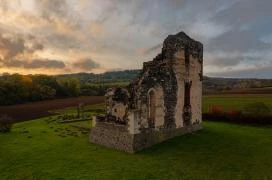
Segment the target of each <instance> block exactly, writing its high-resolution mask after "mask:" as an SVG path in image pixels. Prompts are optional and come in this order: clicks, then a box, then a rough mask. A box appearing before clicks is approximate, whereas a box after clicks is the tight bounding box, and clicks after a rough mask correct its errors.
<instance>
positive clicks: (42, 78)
mask: <svg viewBox="0 0 272 180" xmlns="http://www.w3.org/2000/svg"><path fill="white" fill-rule="evenodd" d="M79 95H80V82H79V80H77V79H75V78H66V77H58V78H57V77H54V76H47V75H19V74H12V75H9V74H5V75H3V76H1V77H0V105H12V104H19V103H25V102H32V101H41V100H47V99H55V98H64V97H75V96H79Z"/></svg>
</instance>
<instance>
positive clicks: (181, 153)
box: [0, 118, 272, 180]
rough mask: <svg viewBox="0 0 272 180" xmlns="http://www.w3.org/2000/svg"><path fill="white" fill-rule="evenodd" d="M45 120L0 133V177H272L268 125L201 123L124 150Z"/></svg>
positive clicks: (19, 124)
mask: <svg viewBox="0 0 272 180" xmlns="http://www.w3.org/2000/svg"><path fill="white" fill-rule="evenodd" d="M48 122H49V119H48V118H43V119H39V120H35V121H28V122H23V123H18V124H16V125H15V126H14V128H13V129H12V132H11V133H9V134H0V144H1V146H0V179H73V180H74V179H220V180H221V179H271V178H272V156H271V152H272V131H271V127H253V126H242V125H235V124H226V123H217V122H204V124H203V125H204V128H203V129H202V130H201V131H198V132H196V133H193V134H187V135H184V136H180V137H176V138H174V139H171V140H169V141H166V142H164V143H162V144H158V145H155V146H153V147H151V148H149V149H146V150H144V151H141V152H139V153H137V154H127V153H123V152H119V151H117V150H113V149H108V148H104V147H102V146H99V145H95V144H92V143H89V142H88V135H87V134H82V133H81V132H79V131H78V130H77V129H75V128H73V127H71V126H70V124H58V123H56V122H51V123H48ZM87 123H88V122H87ZM89 123H91V122H89ZM73 124H74V123H73ZM69 134H73V135H69Z"/></svg>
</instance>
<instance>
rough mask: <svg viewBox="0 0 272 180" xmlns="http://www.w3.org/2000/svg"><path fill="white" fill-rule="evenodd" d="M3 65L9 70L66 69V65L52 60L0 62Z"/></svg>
mask: <svg viewBox="0 0 272 180" xmlns="http://www.w3.org/2000/svg"><path fill="white" fill-rule="evenodd" d="M0 63H2V67H8V68H24V69H40V68H45V69H63V68H65V64H64V63H63V62H62V61H59V60H52V59H34V60H32V61H24V60H17V59H13V60H8V61H3V60H0Z"/></svg>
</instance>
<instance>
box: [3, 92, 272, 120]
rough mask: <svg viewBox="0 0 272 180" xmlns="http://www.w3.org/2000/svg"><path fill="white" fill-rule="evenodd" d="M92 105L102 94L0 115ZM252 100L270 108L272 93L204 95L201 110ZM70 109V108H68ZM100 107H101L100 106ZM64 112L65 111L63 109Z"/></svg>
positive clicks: (35, 114) (29, 115) (27, 116)
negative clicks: (81, 104) (80, 104)
mask: <svg viewBox="0 0 272 180" xmlns="http://www.w3.org/2000/svg"><path fill="white" fill-rule="evenodd" d="M82 102H83V103H84V104H85V105H93V104H98V103H104V97H103V96H85V97H77V98H68V99H58V100H49V101H41V102H34V103H28V104H21V105H13V106H0V115H1V114H2V115H3V114H8V115H9V116H11V117H13V119H15V120H16V121H25V120H31V119H36V118H41V117H46V116H49V115H50V114H51V113H50V112H52V111H55V110H57V109H64V108H68V109H69V107H76V106H77V105H78V104H79V103H82ZM254 102H263V103H265V104H266V105H267V106H269V107H270V109H271V110H272V94H243V95H240V94H239V95H238V94H224V95H204V96H203V112H205V113H207V112H208V111H209V109H210V107H212V106H220V107H222V108H224V110H226V111H228V110H242V111H243V110H244V108H245V106H247V105H248V104H250V103H254ZM70 109H71V108H70ZM100 109H101V108H100ZM64 112H65V111H64Z"/></svg>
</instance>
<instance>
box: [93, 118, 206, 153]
mask: <svg viewBox="0 0 272 180" xmlns="http://www.w3.org/2000/svg"><path fill="white" fill-rule="evenodd" d="M201 128H202V127H201V125H200V124H195V125H191V126H190V127H186V128H177V129H165V130H160V131H156V130H149V131H146V132H141V133H140V134H134V135H133V134H129V132H128V130H127V126H126V125H116V124H115V123H108V122H97V123H96V125H95V127H93V128H92V129H91V133H90V142H92V143H95V144H100V145H103V146H106V147H109V148H114V149H117V150H121V151H125V152H128V153H135V152H138V151H140V150H142V149H145V148H148V147H150V146H152V145H154V144H158V143H161V142H163V141H165V140H168V139H171V138H173V137H176V136H180V135H183V134H186V133H189V132H193V131H197V130H199V129H201Z"/></svg>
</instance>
